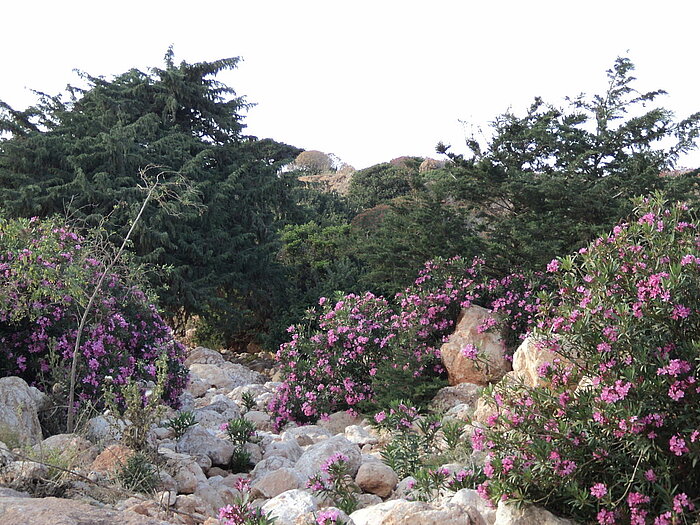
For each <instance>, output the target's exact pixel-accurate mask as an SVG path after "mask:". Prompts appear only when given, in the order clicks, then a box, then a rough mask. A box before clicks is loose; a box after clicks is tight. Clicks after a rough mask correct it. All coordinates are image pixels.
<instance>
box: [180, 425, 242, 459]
mask: <svg viewBox="0 0 700 525" xmlns="http://www.w3.org/2000/svg"><path fill="white" fill-rule="evenodd" d="M176 450H177V451H178V452H182V453H185V454H190V455H199V454H202V455H206V456H209V459H211V462H212V464H213V465H219V466H226V465H228V464H229V462H230V461H231V456H233V444H232V443H231V442H230V441H228V440H224V439H221V438H218V437H216V436H215V435H213V434H211V433H209V432H208V431H207V430H206V429H204V428H202V427H200V426H199V425H197V426H194V427H190V428H189V429H188V430H187V432H185V434H184V435H183V436H182V437H181V438H180V439H179V440H178V442H177V448H176Z"/></svg>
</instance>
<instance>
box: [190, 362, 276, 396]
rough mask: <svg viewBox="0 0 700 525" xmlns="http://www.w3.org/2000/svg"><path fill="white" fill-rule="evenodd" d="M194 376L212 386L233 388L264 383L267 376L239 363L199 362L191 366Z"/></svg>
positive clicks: (226, 388)
mask: <svg viewBox="0 0 700 525" xmlns="http://www.w3.org/2000/svg"><path fill="white" fill-rule="evenodd" d="M190 372H191V374H192V377H193V378H199V379H200V380H201V381H202V382H203V383H205V384H207V385H208V386H210V387H212V386H213V387H216V388H218V389H222V390H233V389H234V388H236V387H237V386H243V385H249V384H253V383H264V382H265V376H263V375H262V374H259V373H258V372H254V371H252V370H250V369H249V368H246V367H245V366H243V365H239V364H237V363H229V362H228V361H227V362H224V363H221V364H199V363H195V364H193V365H191V366H190Z"/></svg>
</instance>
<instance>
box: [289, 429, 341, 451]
mask: <svg viewBox="0 0 700 525" xmlns="http://www.w3.org/2000/svg"><path fill="white" fill-rule="evenodd" d="M281 437H282V439H296V440H297V443H299V445H300V446H302V447H305V446H307V445H311V444H312V443H318V442H319V441H324V440H326V439H328V438H329V437H331V433H330V432H328V430H326V429H325V428H323V427H321V426H319V425H305V426H303V427H295V428H290V429H289V430H285V431H284V432H283V433H282V436H281Z"/></svg>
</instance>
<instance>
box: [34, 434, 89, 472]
mask: <svg viewBox="0 0 700 525" xmlns="http://www.w3.org/2000/svg"><path fill="white" fill-rule="evenodd" d="M34 453H35V454H36V457H39V458H43V459H44V460H45V461H46V460H49V462H51V461H50V460H52V459H53V458H54V457H56V456H57V457H58V458H60V459H61V461H62V462H63V463H64V464H65V465H67V466H68V467H71V468H72V467H87V466H88V465H90V464H91V463H92V462H93V461H94V460H95V458H96V457H97V455H98V454H99V449H98V448H97V447H96V446H94V445H93V444H92V443H90V442H89V441H88V440H87V439H85V438H83V437H81V436H78V435H77V434H56V435H54V436H51V437H48V438H46V439H45V440H44V441H42V442H41V443H37V444H36V445H34Z"/></svg>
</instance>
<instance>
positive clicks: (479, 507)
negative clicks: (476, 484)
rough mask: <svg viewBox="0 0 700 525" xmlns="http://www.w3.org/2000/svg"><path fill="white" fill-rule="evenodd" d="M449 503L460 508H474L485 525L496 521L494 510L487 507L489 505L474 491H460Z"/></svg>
mask: <svg viewBox="0 0 700 525" xmlns="http://www.w3.org/2000/svg"><path fill="white" fill-rule="evenodd" d="M450 503H454V504H456V505H461V506H462V507H474V508H475V509H476V511H477V512H478V513H479V514H481V517H482V518H484V521H485V522H486V525H493V524H494V522H495V521H496V509H495V508H493V507H490V506H489V503H487V502H486V500H485V499H484V498H482V497H481V496H480V495H479V493H478V492H477V491H475V490H474V489H461V490H458V491H457V492H455V493H454V496H452V498H451V499H450Z"/></svg>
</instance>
